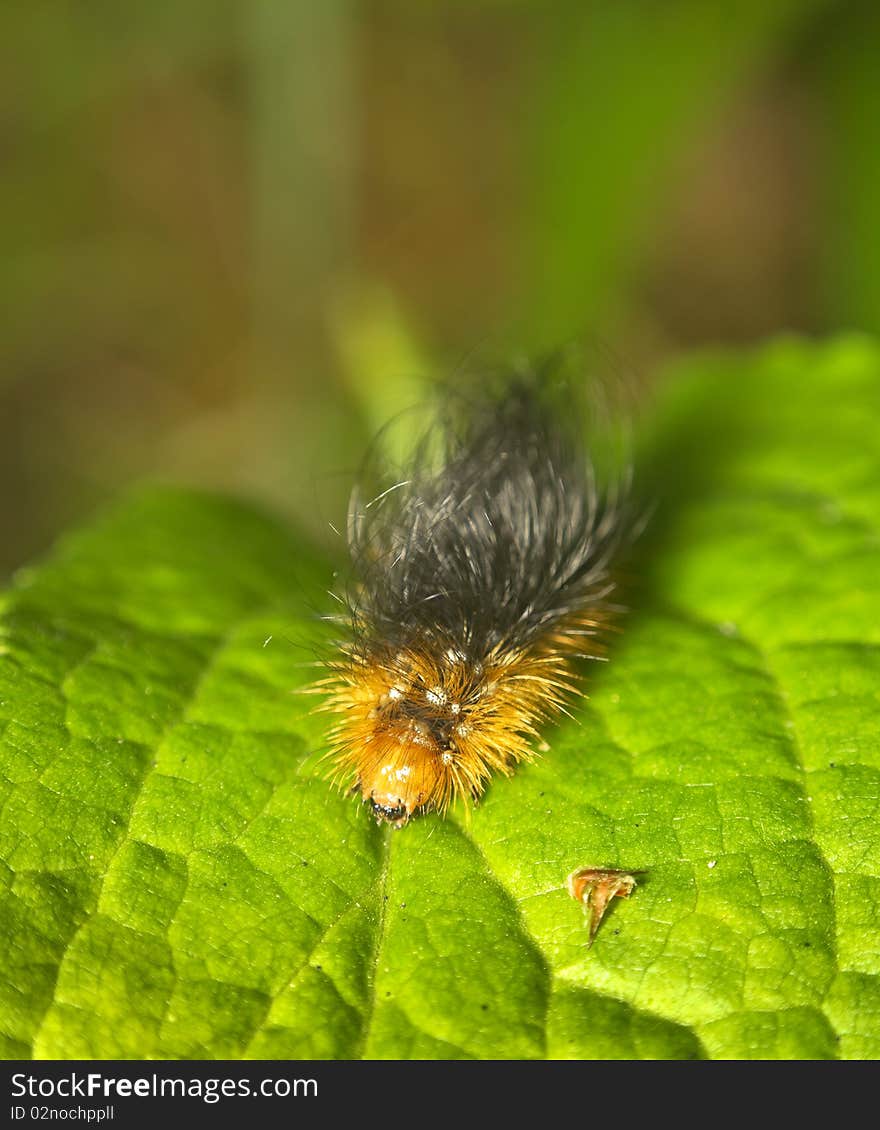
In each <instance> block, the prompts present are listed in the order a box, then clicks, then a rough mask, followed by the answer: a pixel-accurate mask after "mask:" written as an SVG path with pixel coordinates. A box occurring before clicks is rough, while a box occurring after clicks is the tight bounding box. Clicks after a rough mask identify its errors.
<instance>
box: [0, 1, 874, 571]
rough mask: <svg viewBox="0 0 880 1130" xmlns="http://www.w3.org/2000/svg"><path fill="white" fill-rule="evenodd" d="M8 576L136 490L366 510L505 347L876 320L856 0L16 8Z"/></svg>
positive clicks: (0, 501)
mask: <svg viewBox="0 0 880 1130" xmlns="http://www.w3.org/2000/svg"><path fill="white" fill-rule="evenodd" d="M0 20H2V25H3V26H2V31H3V34H2V36H0V62H2V65H0V153H2V155H3V165H4V168H3V177H2V178H0V204H2V207H0V236H2V242H3V247H4V271H3V274H2V279H0V299H2V303H0V309H2V313H0V505H2V507H3V513H4V519H5V521H4V539H3V543H2V545H0V570H3V571H9V570H11V569H12V568H13V567H14V566H15V565H16V564H17V563H19V562H21V561H22V560H24V559H26V558H29V557H30V556H31V555H32V554H33V553H34V552H37V551H39V550H40V549H41V548H43V547H45V546H46V545H47V544H48V542H49V541H50V540H51V538H52V536H53V534H54V533H55V532H56V531H57V529H58V528H59V527H60V526H62V525H64V524H66V523H67V522H68V521H69V520H70V519H72V518H73V517H74V516H76V515H78V514H80V513H82V512H83V511H86V510H88V509H89V508H90V507H92V506H93V505H94V504H95V503H96V502H97V501H98V500H99V499H102V498H105V497H108V496H110V495H112V494H114V493H115V492H116V491H117V490H118V489H119V488H120V487H121V486H122V485H123V484H124V483H125V482H127V481H129V480H130V479H132V478H136V477H140V476H143V475H158V476H161V477H164V478H170V479H173V480H175V481H185V482H190V483H194V484H202V485H213V486H221V487H224V488H228V489H232V490H235V491H237V492H239V493H244V494H248V495H253V496H257V497H259V498H261V499H265V500H268V501H270V502H271V503H272V504H273V505H275V506H276V507H278V508H279V509H280V510H282V511H283V512H285V513H287V514H288V515H290V516H292V517H294V518H295V519H297V520H298V521H299V522H300V524H301V525H303V526H304V527H305V528H306V529H307V530H308V531H309V533H310V535H311V536H312V537H313V538H316V539H318V540H322V539H323V540H324V541H326V540H327V536H328V535H327V530H328V529H329V526H328V523H329V522H330V521H336V522H338V520H339V517H340V515H341V513H342V512H343V508H344V501H345V494H346V491H347V487H348V484H349V482H350V480H351V473H352V471H353V470H354V468H356V467H357V466H358V465H359V463H360V460H361V458H362V456H363V453H364V450H365V448H366V445H367V443H368V441H369V437H370V435H371V434H372V433H373V432H374V430H375V427H376V422H377V421H381V420H384V419H387V418H388V416H389V415H391V414H392V413H393V412H395V411H397V409H398V408H400V407H406V406H408V405H410V404H413V403H417V402H418V401H419V399H420V396H421V390H422V382H423V380H424V378H425V377H426V376H430V375H431V374H433V373H435V372H437V371H444V370H446V369H448V368H449V367H450V366H452V367H455V366H457V365H458V364H459V362H460V360H461V358H462V357H463V356H465V355H468V354H470V353H471V352H473V351H474V350H477V351H479V350H481V349H484V348H487V349H489V350H490V351H493V352H494V353H495V354H496V355H497V354H498V353H500V354H502V355H504V354H510V353H517V354H519V353H522V352H523V351H526V352H528V351H531V350H533V349H535V348H540V347H542V346H544V345H547V344H550V345H557V344H559V343H560V341H561V340H562V341H564V340H568V339H569V338H571V337H572V336H580V335H581V334H583V333H585V332H586V333H588V334H589V335H592V336H593V338H594V339H595V340H598V341H600V342H602V343H603V346H604V347H605V348H606V349H607V352H608V354H609V355H610V356H614V357H616V358H617V359H619V363H620V365H621V366H622V367H631V368H633V369H634V370H635V371H636V372H644V371H649V370H650V369H651V368H653V366H654V363H655V362H656V361H657V360H658V359H659V358H661V357H663V356H666V355H668V354H669V353H671V352H674V351H675V350H677V349H679V348H680V347H681V346H682V345H683V344H693V343H698V342H703V341H707V340H727V341H731V340H737V341H748V340H753V339H755V338H756V337H759V336H764V335H766V334H769V333H772V332H775V331H776V330H778V329H781V328H786V329H799V330H804V331H818V330H825V329H830V328H834V327H835V326H838V325H841V324H846V325H859V324H861V325H864V326H868V325H870V324H873V323H872V319H873V318H875V317H876V309H877V302H876V301H875V296H876V292H877V289H878V286H880V283H878V282H877V279H878V272H877V270H876V269H875V261H876V250H875V249H876V247H877V246H878V242H880V241H878V239H877V238H876V235H875V232H874V219H873V199H874V195H875V194H874V192H873V184H874V181H875V180H876V177H875V176H874V168H875V165H876V160H877V159H876V152H875V151H876V148H877V147H876V145H875V144H874V143H873V133H874V130H873V121H874V118H875V115H873V114H872V113H871V107H872V106H873V105H874V104H875V103H876V101H877V99H876V88H877V79H876V67H875V66H874V65H873V53H872V51H871V50H870V47H869V46H868V44H869V43H870V41H871V37H872V35H873V33H874V32H875V31H876V12H875V11H874V9H873V7H872V5H870V4H869V3H861V2H858V0H847V2H844V0H770V2H764V3H758V2H757V0H748V2H746V3H742V4H736V5H714V4H705V3H701V2H699V0H670V2H668V3H663V4H657V3H653V2H651V0H621V2H620V3H613V4H612V3H607V2H599V0H588V2H583V3H575V2H574V0H552V2H551V3H543V2H541V3H539V2H537V0H535V2H528V0H518V2H517V0H510V2H502V0H482V2H473V3H466V4H465V3H461V2H458V0H440V2H436V3H430V4H428V3H415V4H413V3H410V2H404V0H361V2H358V0H327V2H326V3H322V4H318V5H316V4H309V3H305V2H304V0H303V2H300V0H297V2H294V3H286V2H283V0H249V2H245V0H221V2H219V3H218V2H214V0H212V2H211V3H208V2H207V0H193V2H192V3H188V4H186V5H180V4H176V3H173V2H172V0H156V2H154V3H152V4H149V5H147V4H140V5H134V6H131V5H129V6H127V7H126V8H125V9H120V8H119V6H118V5H113V4H110V3H109V2H108V0H98V2H96V3H94V4H90V5H89V6H88V7H87V8H80V7H74V6H71V5H68V4H65V3H63V2H61V0H52V2H50V3H46V4H26V3H13V4H8V5H6V6H5V7H4V9H3V13H2V16H0Z"/></svg>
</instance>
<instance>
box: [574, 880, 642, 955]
mask: <svg viewBox="0 0 880 1130" xmlns="http://www.w3.org/2000/svg"><path fill="white" fill-rule="evenodd" d="M639 875H644V871H621V870H619V869H617V868H610V867H581V868H578V870H577V871H572V873H571V874H570V875H569V876H568V878H567V879H566V881H565V885H566V888H567V889H568V893H569V894H570V895H571V897H572V898H573V899H577V901H578V902H579V903H581V904H582V906H583V908H584V912H585V913H586V915H587V925H588V929H589V939H588V941H587V946H588V947H589V946H591V945H592V944H593V939H594V938H595V937H596V931H597V930H598V929H599V923H600V922H601V921H602V919H603V917H604V916H605V912H606V910H607V909H608V904H609V903H610V902H611V900H612V899H613V898H615V897H616V898H623V899H628V898H629V896H630V895H631V894H632V893H633V891H634V890H635V888H636V877H637V876H639Z"/></svg>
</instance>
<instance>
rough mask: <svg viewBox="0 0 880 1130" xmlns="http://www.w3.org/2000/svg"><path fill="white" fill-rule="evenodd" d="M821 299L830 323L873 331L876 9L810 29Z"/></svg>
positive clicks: (879, 72)
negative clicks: (823, 216)
mask: <svg viewBox="0 0 880 1130" xmlns="http://www.w3.org/2000/svg"><path fill="white" fill-rule="evenodd" d="M816 30H817V33H818V34H817V35H816V38H815V49H816V50H815V55H816V61H817V69H818V72H819V83H818V90H819V91H820V92H821V94H822V98H821V100H820V101H819V103H818V106H819V112H820V120H819V127H820V145H821V150H822V152H821V158H820V161H819V164H820V167H821V169H822V171H823V187H824V193H825V198H826V199H825V205H826V208H827V217H828V218H827V222H826V223H824V224H823V225H822V227H821V240H822V248H821V252H822V258H823V259H824V263H823V266H824V267H825V270H824V271H823V272H822V276H821V277H822V281H823V284H824V287H823V288H824V294H823V298H824V300H825V302H824V305H825V308H826V315H827V317H828V323H829V325H831V326H840V325H841V324H842V325H844V326H846V327H853V328H856V329H861V330H867V331H870V332H873V333H876V332H877V331H878V330H880V238H878V234H880V233H878V224H880V221H878V214H877V201H878V193H880V139H878V130H880V7H878V5H877V4H876V3H874V2H871V3H851V4H849V5H846V6H844V8H843V10H842V11H841V10H840V9H837V8H835V10H834V12H833V13H832V15H831V18H829V19H828V20H827V21H823V23H822V25H821V26H820V27H819V28H817V29H816Z"/></svg>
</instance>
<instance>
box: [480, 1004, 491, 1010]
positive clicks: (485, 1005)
mask: <svg viewBox="0 0 880 1130" xmlns="http://www.w3.org/2000/svg"><path fill="white" fill-rule="evenodd" d="M480 1008H481V1009H482V1010H483V1012H488V1011H489V1006H488V1005H487V1004H481V1005H480Z"/></svg>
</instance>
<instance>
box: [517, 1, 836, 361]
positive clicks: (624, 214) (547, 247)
mask: <svg viewBox="0 0 880 1130" xmlns="http://www.w3.org/2000/svg"><path fill="white" fill-rule="evenodd" d="M826 3H827V0H771V2H768V0H743V2H741V3H738V4H736V5H726V4H714V3H705V2H704V0H667V2H664V3H662V4H660V3H639V2H636V0H622V2H620V3H613V4H609V3H606V2H601V0H590V2H587V3H585V2H584V0H565V2H563V3H561V4H559V5H558V6H557V9H558V14H557V15H555V16H554V18H553V19H552V20H547V21H546V23H545V25H544V27H545V29H546V35H547V37H548V38H547V45H546V48H545V49H544V50H542V51H541V52H540V55H539V57H540V59H541V61H542V64H543V68H544V69H543V73H542V74H540V75H539V78H538V88H537V96H536V100H535V104H534V107H533V112H532V119H531V124H530V130H531V134H532V138H533V144H532V146H531V147H530V148H529V150H528V152H527V159H528V160H529V162H530V167H531V168H532V169H533V170H534V172H533V174H532V186H533V187H532V197H531V200H530V201H529V202H528V207H529V209H530V210H532V211H533V212H534V221H533V222H532V223H527V224H524V225H523V228H522V230H523V232H524V233H525V236H526V243H525V246H524V249H523V268H522V278H523V280H524V284H523V299H522V304H523V308H524V310H523V317H522V319H521V320H520V326H522V325H527V326H528V327H529V331H528V334H527V337H528V340H529V342H530V343H532V344H533V345H536V346H538V347H541V348H544V347H548V346H549V347H552V346H553V345H554V344H556V343H558V342H560V341H565V340H568V339H570V338H571V337H573V336H577V335H578V334H579V333H580V332H581V331H583V330H589V331H592V330H596V329H599V328H604V327H606V326H607V325H608V323H609V321H611V320H613V319H614V317H615V315H617V314H618V313H619V312H620V309H621V308H622V307H623V306H625V304H626V298H627V288H628V286H629V285H630V284H631V281H632V275H633V273H634V268H635V267H636V266H637V261H638V258H639V255H640V252H641V251H642V250H643V248H644V244H645V240H646V238H647V236H648V235H649V234H650V232H651V231H652V230H653V229H654V227H655V226H656V223H657V218H658V215H659V214H660V213H661V211H662V209H663V208H664V206H665V205H666V203H667V193H668V191H669V189H670V187H671V184H672V183H673V180H674V175H675V171H676V167H677V162H676V159H675V158H676V155H677V154H680V153H681V151H682V149H683V147H684V146H685V144H693V143H694V140H695V138H696V137H699V134H700V132H701V129H702V127H703V126H704V125H706V124H707V123H708V122H710V121H711V120H712V115H713V113H715V112H717V110H718V108H719V104H720V103H721V102H722V101H723V100H724V99H726V98H729V97H730V95H731V93H732V92H733V90H734V89H735V88H736V87H737V85H738V84H741V83H742V81H743V79H744V78H745V77H746V75H747V74H748V73H749V72H753V71H754V70H755V69H756V68H759V67H760V66H761V65H762V64H764V63H765V61H766V60H767V59H768V58H770V57H771V56H772V53H773V51H774V50H778V48H779V46H780V44H781V43H783V44H784V42H785V40H786V39H787V38H788V37H790V36H791V35H792V34H793V32H794V31H796V30H797V28H798V25H800V24H804V23H806V22H807V21H809V20H812V19H813V18H814V17H815V15H816V11H817V9H818V8H821V7H822V6H823V5H824V4H826ZM521 344H522V343H521Z"/></svg>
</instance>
